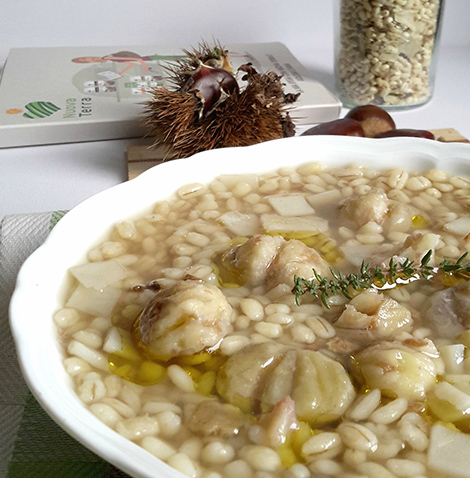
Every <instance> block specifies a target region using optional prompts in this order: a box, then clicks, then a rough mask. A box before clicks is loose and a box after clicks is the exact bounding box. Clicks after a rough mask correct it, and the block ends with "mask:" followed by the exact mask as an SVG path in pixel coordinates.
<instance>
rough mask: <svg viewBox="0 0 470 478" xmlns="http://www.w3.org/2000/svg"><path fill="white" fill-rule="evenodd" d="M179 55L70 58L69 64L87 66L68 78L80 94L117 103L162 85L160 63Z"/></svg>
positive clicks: (127, 53) (121, 53) (120, 53)
mask: <svg viewBox="0 0 470 478" xmlns="http://www.w3.org/2000/svg"><path fill="white" fill-rule="evenodd" d="M180 58H183V56H175V55H171V56H168V55H148V56H141V55H139V54H138V53H134V52H132V51H119V52H117V53H112V54H110V55H106V56H103V57H95V56H83V57H78V58H72V62H73V63H78V64H91V66H88V67H87V68H84V69H82V70H80V71H79V72H78V73H76V74H75V75H74V77H73V78H72V83H73V84H74V86H75V87H76V88H77V89H78V90H79V91H81V92H82V93H87V94H94V95H99V96H115V97H116V98H117V100H118V101H120V100H121V99H123V98H129V97H132V96H137V95H145V94H146V93H148V92H149V91H150V90H151V89H152V88H154V87H156V86H159V85H162V84H163V77H164V74H165V73H164V68H163V66H162V64H161V63H160V62H169V61H177V60H178V59H180Z"/></svg>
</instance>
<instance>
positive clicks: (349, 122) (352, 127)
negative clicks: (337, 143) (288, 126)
mask: <svg viewBox="0 0 470 478" xmlns="http://www.w3.org/2000/svg"><path fill="white" fill-rule="evenodd" d="M317 134H327V135H331V134H333V135H339V136H361V137H364V136H365V134H364V130H363V129H362V126H361V123H359V121H356V120H353V119H350V118H342V119H337V120H333V121H328V122H327V123H320V124H317V125H316V126H314V127H313V128H310V129H308V130H307V131H304V132H303V133H302V134H301V136H311V135H317Z"/></svg>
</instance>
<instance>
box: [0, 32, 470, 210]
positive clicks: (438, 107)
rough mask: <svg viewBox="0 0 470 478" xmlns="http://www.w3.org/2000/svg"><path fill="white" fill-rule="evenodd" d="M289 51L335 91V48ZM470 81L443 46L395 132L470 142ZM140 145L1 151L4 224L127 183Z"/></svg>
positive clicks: (465, 52) (460, 59)
mask: <svg viewBox="0 0 470 478" xmlns="http://www.w3.org/2000/svg"><path fill="white" fill-rule="evenodd" d="M280 41H282V39H280ZM288 46H289V45H288ZM291 50H292V52H293V53H294V54H295V55H296V56H297V58H298V59H299V60H300V61H301V62H302V63H303V64H304V65H305V67H306V68H307V69H308V71H309V72H310V73H311V74H312V76H313V77H315V78H317V79H318V80H320V81H321V82H322V83H323V84H324V85H325V86H326V87H328V88H330V89H331V90H333V58H332V48H317V49H315V48H313V49H312V48H309V49H307V48H291ZM469 78H470V47H469V46H468V44H465V45H463V46H455V45H441V49H440V55H439V60H438V70H437V79H436V87H435V93H434V97H433V99H432V100H431V101H430V102H429V103H428V104H426V105H424V106H422V107H419V108H415V109H412V110H408V111H400V112H394V113H392V115H393V117H394V119H395V122H396V124H397V127H402V128H419V129H438V128H449V127H452V128H455V129H457V130H458V131H459V132H460V133H461V134H463V135H464V136H466V137H468V138H470V113H469V107H470V86H469ZM345 112H346V110H343V111H342V112H341V116H342V115H344V113H345ZM141 143H142V140H117V141H98V142H84V143H75V144H61V145H51V146H35V147H22V148H6V149H0V219H1V218H2V217H3V216H5V215H7V214H18V213H32V212H44V211H51V210H55V209H70V208H72V207H74V206H75V205H77V204H78V203H79V202H81V201H83V200H84V199H86V198H88V197H89V196H91V195H93V194H95V193H98V192H99V191H102V190H104V189H106V188H108V187H111V186H113V185H115V184H118V183H120V182H123V181H125V180H126V179H127V165H126V149H127V147H128V146H129V145H131V144H141Z"/></svg>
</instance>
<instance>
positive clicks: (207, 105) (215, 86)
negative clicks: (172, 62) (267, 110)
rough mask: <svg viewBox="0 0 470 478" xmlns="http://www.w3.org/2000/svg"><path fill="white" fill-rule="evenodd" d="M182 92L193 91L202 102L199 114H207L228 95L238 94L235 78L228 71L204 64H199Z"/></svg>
mask: <svg viewBox="0 0 470 478" xmlns="http://www.w3.org/2000/svg"><path fill="white" fill-rule="evenodd" d="M182 91H183V92H186V91H195V92H196V96H197V97H198V98H199V99H200V100H201V102H202V111H201V115H200V116H207V115H208V114H210V113H211V111H212V110H213V109H214V108H215V107H216V106H217V105H218V104H219V103H220V102H222V101H224V100H225V99H226V98H227V97H228V96H230V95H232V94H238V93H239V88H238V83H237V80H236V78H235V77H234V76H233V75H232V74H231V73H229V72H228V71H226V70H224V69H222V68H217V67H213V66H208V65H205V64H201V65H199V67H198V68H197V70H195V72H194V73H193V74H192V75H191V77H190V78H189V80H188V82H187V83H186V85H185V86H184V88H183V89H182Z"/></svg>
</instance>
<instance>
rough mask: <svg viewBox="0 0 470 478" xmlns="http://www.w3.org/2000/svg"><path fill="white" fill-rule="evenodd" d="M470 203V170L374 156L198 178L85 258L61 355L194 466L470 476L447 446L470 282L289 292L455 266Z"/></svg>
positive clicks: (80, 378)
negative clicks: (321, 280) (392, 163)
mask: <svg viewBox="0 0 470 478" xmlns="http://www.w3.org/2000/svg"><path fill="white" fill-rule="evenodd" d="M469 205H470V182H469V181H468V180H467V179H466V178H462V177H456V176H450V175H448V174H446V173H445V172H442V171H438V170H428V171H425V172H422V173H412V172H408V171H404V170H401V169H393V168H392V169H388V170H374V169H372V168H368V167H363V166H361V165H358V164H352V165H350V166H348V167H345V168H337V169H329V168H327V167H326V166H325V165H322V164H319V163H309V164H305V165H303V166H300V167H298V168H288V167H286V168H283V169H281V170H279V171H277V172H268V173H261V174H258V175H251V174H249V175H233V176H231V175H223V176H221V177H219V178H217V179H215V180H214V181H212V182H211V183H209V184H206V185H203V184H192V185H187V186H184V187H183V188H181V189H180V190H179V191H178V193H177V194H176V195H175V197H174V198H172V199H169V200H165V201H161V202H159V203H158V204H156V205H155V208H154V211H153V214H151V215H148V216H145V217H140V218H136V219H135V220H132V221H129V220H123V221H122V222H120V223H118V224H116V226H115V228H114V230H113V232H112V233H111V234H110V236H109V237H108V238H107V240H106V241H104V242H103V243H102V244H100V245H99V246H98V247H96V248H94V249H93V250H91V251H89V253H88V262H87V263H86V264H82V265H79V266H76V267H74V268H72V269H71V271H70V272H71V275H72V276H73V277H74V278H75V281H74V286H73V288H72V289H71V290H70V293H69V297H68V301H67V303H65V304H64V307H63V309H61V310H59V311H58V312H57V313H56V314H55V317H54V319H55V322H56V324H57V326H58V329H59V333H60V338H61V341H62V342H63V346H64V350H65V351H66V358H65V360H64V366H65V368H66V370H67V371H68V373H69V374H70V375H71V376H72V378H73V381H74V384H75V387H76V392H77V394H78V396H79V398H80V399H81V400H82V401H83V403H84V404H85V405H86V406H87V407H89V409H90V410H91V412H92V413H93V414H95V415H96V416H97V417H98V418H99V419H100V420H102V421H103V422H104V423H106V424H107V425H109V426H110V427H112V428H113V429H114V430H116V431H117V432H118V433H120V434H122V435H123V436H125V437H126V438H128V439H130V440H132V441H134V442H135V443H137V444H139V445H140V446H142V447H143V448H145V449H146V450H147V451H149V452H150V453H152V454H154V455H155V456H157V457H158V458H160V459H162V460H164V461H166V462H167V463H168V464H170V465H171V466H173V467H174V468H176V469H177V470H179V471H181V472H183V473H185V474H186V475H188V476H194V477H197V478H202V477H204V478H217V477H224V478H235V477H237V478H239V477H240V476H243V477H248V478H249V477H253V478H269V477H272V478H304V477H309V476H325V475H326V476H334V477H348V476H349V477H351V478H353V477H357V478H359V477H363V476H366V477H369V476H385V477H388V476H390V477H393V476H429V477H431V476H436V474H437V473H440V472H443V473H444V474H446V476H452V473H453V472H455V474H456V475H455V476H470V475H458V472H459V471H458V470H457V469H456V470H457V471H452V470H451V469H446V468H445V466H447V465H446V464H445V463H441V461H440V460H436V459H435V458H434V457H435V455H437V453H435V450H436V449H440V448H439V446H440V443H441V442H442V440H443V437H447V434H448V433H450V434H452V439H453V440H454V441H453V442H452V443H453V445H452V446H453V447H454V448H455V449H457V450H458V449H459V447H460V448H462V447H463V446H464V445H465V444H466V443H467V442H466V441H465V440H467V438H468V437H469V435H468V434H469V433H470V428H469V426H470V421H469V419H468V414H469V411H470V362H469V358H468V353H467V347H468V346H470V333H469V332H468V326H469V323H470V322H469V321H470V313H469V312H468V310H470V307H469V305H470V304H469V299H468V297H469V294H468V288H469V285H468V284H470V283H468V282H467V281H466V279H465V278H458V277H456V276H455V275H452V274H448V273H447V274H442V273H438V274H433V277H432V278H430V280H424V279H423V280H414V281H413V282H410V283H408V284H407V285H403V286H399V287H395V286H389V287H382V288H379V289H380V290H377V289H378V286H377V282H375V283H373V284H372V285H373V287H370V288H361V289H360V290H358V291H353V290H352V289H351V288H349V289H348V291H349V293H350V294H351V297H350V298H347V297H345V296H344V295H342V294H331V295H330V296H329V297H328V298H327V299H326V305H327V307H325V305H324V304H322V302H321V301H320V300H317V299H315V297H313V296H311V295H310V294H308V293H307V294H305V295H302V296H300V297H299V298H298V301H299V303H296V297H295V295H294V294H293V293H292V288H293V286H294V275H297V276H300V277H303V278H305V279H308V278H312V268H314V269H315V271H316V272H317V273H319V274H320V275H321V276H326V277H329V278H330V279H331V272H330V267H333V268H335V269H336V270H340V271H341V272H342V273H343V274H344V275H347V274H351V273H358V271H359V269H360V266H361V263H362V261H363V260H365V261H366V262H367V263H369V264H370V265H371V266H372V267H376V266H379V267H381V269H382V270H384V271H387V270H388V267H389V266H390V258H391V257H393V258H394V260H395V263H396V264H398V265H399V264H400V263H401V262H402V261H403V260H404V259H405V258H409V259H410V260H412V261H414V265H415V266H416V267H419V264H420V261H421V260H422V258H423V257H424V256H425V255H426V253H427V252H428V251H432V256H431V259H430V263H429V264H430V266H431V267H435V268H437V267H438V265H439V263H440V262H441V261H442V260H443V259H445V258H447V259H449V260H450V262H455V261H456V260H458V258H459V257H461V256H462V254H463V253H465V252H466V251H467V250H470V241H469V239H468V235H469V233H470V215H469V211H468V206H469ZM382 289H383V290H382ZM449 466H453V465H449ZM456 466H459V465H456ZM443 467H444V468H443ZM462 467H463V468H464V467H465V465H462Z"/></svg>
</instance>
